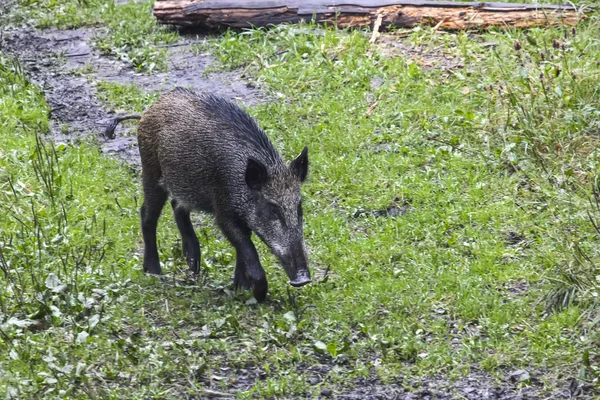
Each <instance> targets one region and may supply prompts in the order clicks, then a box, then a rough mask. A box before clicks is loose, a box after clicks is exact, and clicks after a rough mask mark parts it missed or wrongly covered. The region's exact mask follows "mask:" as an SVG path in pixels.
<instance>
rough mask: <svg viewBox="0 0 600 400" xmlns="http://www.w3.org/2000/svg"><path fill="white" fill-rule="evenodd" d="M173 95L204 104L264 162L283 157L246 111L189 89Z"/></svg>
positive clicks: (274, 160) (217, 98)
mask: <svg viewBox="0 0 600 400" xmlns="http://www.w3.org/2000/svg"><path fill="white" fill-rule="evenodd" d="M171 93H179V94H183V95H188V96H193V97H195V98H196V99H198V101H200V102H201V103H202V106H203V107H202V108H203V109H204V110H205V111H206V112H207V113H208V114H209V115H210V117H211V119H213V120H214V121H215V122H216V123H217V124H219V125H221V126H222V127H223V129H224V130H225V129H227V130H229V131H230V132H233V133H235V135H236V138H237V139H238V140H239V142H240V143H246V144H247V145H249V146H251V147H252V149H253V150H254V151H256V152H259V153H260V154H261V155H263V156H264V158H265V160H264V161H270V162H272V163H275V162H277V161H279V160H281V156H280V155H279V153H278V152H277V150H275V148H274V147H273V144H272V143H271V141H270V140H269V138H268V137H267V135H266V133H265V132H264V131H263V130H262V129H261V128H260V127H259V126H258V124H257V123H256V121H255V120H254V118H252V117H251V116H250V115H249V114H248V113H247V112H246V111H245V110H243V109H242V108H241V107H240V106H238V105H237V104H235V103H233V102H231V101H227V100H225V99H224V98H222V97H218V96H215V95H212V94H198V93H195V92H192V91H191V90H189V89H186V88H182V87H177V88H175V89H173V91H172V92H171Z"/></svg>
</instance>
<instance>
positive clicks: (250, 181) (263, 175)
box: [246, 158, 268, 190]
mask: <svg viewBox="0 0 600 400" xmlns="http://www.w3.org/2000/svg"><path fill="white" fill-rule="evenodd" d="M267 178H268V175H267V168H266V167H265V166H264V164H263V163H261V162H260V161H257V160H255V159H254V158H248V164H247V165H246V185H248V187H249V188H250V189H252V190H260V189H261V188H262V186H263V185H264V184H265V182H267Z"/></svg>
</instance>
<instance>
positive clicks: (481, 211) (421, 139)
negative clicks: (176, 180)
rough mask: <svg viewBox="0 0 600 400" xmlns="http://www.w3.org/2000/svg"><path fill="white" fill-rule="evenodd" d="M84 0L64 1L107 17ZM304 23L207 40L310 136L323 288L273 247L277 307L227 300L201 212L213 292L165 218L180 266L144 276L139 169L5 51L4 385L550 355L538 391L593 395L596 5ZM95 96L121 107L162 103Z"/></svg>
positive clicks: (171, 393) (86, 387)
mask: <svg viewBox="0 0 600 400" xmlns="http://www.w3.org/2000/svg"><path fill="white" fill-rule="evenodd" d="M85 7H89V9H88V8H85ZM85 7H81V8H80V9H78V11H72V10H71V11H66V14H65V15H73V14H74V13H76V12H80V11H81V10H88V11H89V12H91V13H94V12H102V11H101V10H103V8H102V7H103V6H94V3H89V6H85ZM126 7H142V6H140V5H133V4H130V5H129V6H126ZM143 7H146V6H143ZM52 10H56V9H55V8H52V9H51V10H50V11H48V12H49V13H50V14H48V15H52V14H51V13H52V12H55V11H52ZM94 10H100V11H94ZM88 11H86V12H88ZM41 15H42V16H43V15H46V14H41ZM115 15H118V16H119V17H118V18H116V19H115V21H113V23H115V24H117V23H119V21H122V25H123V28H122V29H123V30H122V32H127V31H128V30H131V29H134V28H133V27H132V26H131V25H132V24H135V23H134V22H132V20H131V19H129V17H128V16H127V13H125V12H124V13H117V14H115ZM121 15H122V18H123V19H122V20H119V18H121ZM48 18H49V17H48ZM65 18H66V17H65ZM82 18H84V17H82ZM85 18H87V17H85ZM82 21H84V22H82V24H84V23H85V24H87V23H89V21H91V19H82ZM142 25H144V26H147V27H148V29H154V28H152V27H151V26H150V25H149V24H148V23H147V22H143V23H142ZM303 28H309V29H306V30H304V31H302V32H304V33H302V32H300V33H299V32H297V31H294V30H292V29H289V28H288V27H278V28H273V29H270V30H248V31H243V32H240V33H233V32H228V33H226V34H224V35H222V36H218V37H215V38H213V39H212V40H211V41H210V42H209V43H208V44H207V45H206V46H205V47H204V48H203V50H207V51H211V52H212V53H213V54H214V55H215V57H217V59H218V61H219V63H220V68H226V69H233V68H238V67H243V68H244V69H245V70H246V71H247V73H249V74H251V75H252V76H253V77H254V79H255V80H258V81H260V82H261V83H264V84H265V85H261V87H263V86H264V87H267V88H268V90H269V92H270V94H272V95H273V97H274V98H277V99H278V100H277V101H275V102H270V103H268V104H264V105H260V106H256V107H254V108H252V109H250V112H251V113H252V114H253V115H254V116H256V118H257V119H258V120H259V121H260V124H261V125H262V126H263V127H264V128H265V130H266V131H267V132H268V134H269V136H270V137H271V138H272V139H273V141H274V142H275V144H276V147H277V148H279V149H280V150H281V151H282V153H283V154H284V156H285V157H286V158H287V159H291V158H292V157H294V156H295V155H297V153H298V152H299V151H300V150H301V148H302V146H303V145H305V144H307V145H308V146H309V148H310V158H311V171H310V179H309V182H308V184H307V185H306V186H305V188H304V197H305V202H304V204H305V215H306V227H305V233H306V241H307V245H308V247H309V251H310V260H311V266H312V269H313V274H314V276H315V282H314V283H313V284H312V285H310V286H308V287H305V288H303V289H301V290H290V289H289V288H288V286H287V283H286V279H285V276H284V273H283V272H282V270H281V268H280V267H279V266H278V265H277V263H276V261H275V260H274V258H273V257H272V256H270V255H269V254H268V253H267V251H266V250H265V247H264V246H262V245H259V251H260V253H261V256H262V260H263V263H264V265H265V267H266V269H267V273H268V274H269V280H270V296H269V299H268V301H267V302H266V303H265V304H253V303H252V301H250V298H249V294H248V293H243V294H236V293H234V292H232V291H231V289H232V288H231V277H232V275H233V263H234V252H233V249H232V248H231V247H230V246H229V245H228V244H227V243H226V241H225V240H224V239H223V237H222V236H221V234H220V233H219V232H218V230H217V229H216V228H215V227H214V225H213V224H212V222H211V220H210V218H208V217H207V216H202V215H197V216H195V219H196V220H195V222H196V227H197V231H198V236H199V238H200V241H201V244H202V251H203V271H204V276H203V278H202V282H201V284H200V285H195V284H193V283H192V282H188V281H187V280H186V279H185V274H184V273H183V271H184V270H185V268H186V267H185V262H184V260H183V259H182V256H181V250H180V249H179V236H178V233H177V229H176V227H175V224H174V223H173V221H172V218H171V216H170V212H168V211H167V210H166V212H165V214H164V216H163V218H162V219H161V223H160V225H159V248H160V250H161V253H162V254H161V259H162V260H163V261H164V263H165V270H166V271H167V272H168V273H169V276H168V277H167V279H166V281H165V282H163V283H160V282H159V281H158V280H156V279H154V278H151V277H147V276H144V275H143V274H142V273H141V266H140V264H141V260H140V248H141V240H140V239H141V238H140V234H139V228H138V216H137V212H138V211H137V210H138V206H139V204H140V198H141V194H140V192H139V184H138V179H137V177H136V176H132V174H131V172H130V171H129V170H128V169H127V168H125V167H123V166H121V165H120V164H119V163H118V162H117V161H115V160H112V159H109V158H105V157H104V156H102V155H101V154H100V153H99V151H98V150H97V148H96V146H95V144H94V143H81V144H79V145H71V144H69V145H66V144H60V143H49V142H46V141H41V140H40V139H39V136H40V135H42V134H43V133H45V132H46V131H47V130H48V120H47V111H48V110H47V105H46V104H45V102H44V99H43V96H42V94H41V92H40V90H39V89H38V88H37V87H35V86H34V85H31V84H29V83H28V82H27V80H26V79H25V77H24V76H23V74H22V72H21V70H20V67H19V64H18V63H16V62H14V61H12V60H10V59H6V58H2V63H1V64H0V65H1V66H2V67H1V68H0V115H2V116H3V119H2V120H1V121H2V124H1V125H0V136H1V137H2V147H0V167H1V168H0V171H1V172H0V179H1V180H0V188H1V190H0V206H1V207H2V213H0V227H1V232H2V236H1V237H0V241H1V242H2V246H0V248H1V249H2V254H1V256H0V266H2V273H0V281H1V282H2V287H4V288H6V289H5V290H3V291H0V309H1V312H2V314H1V315H0V322H1V331H0V348H3V351H1V352H0V374H2V376H3V381H2V383H1V384H0V394H1V395H12V396H13V397H19V398H34V397H41V396H42V395H44V396H45V397H48V398H64V397H69V398H87V397H99V398H122V397H128V398H132V397H133V398H148V397H159V398H176V397H185V396H191V397H193V396H195V397H198V396H207V395H208V394H209V392H207V391H206V390H207V389H210V390H212V391H219V392H237V397H239V398H252V397H261V398H274V397H279V398H281V397H288V398H289V397H306V396H308V395H312V396H316V395H318V394H319V393H320V391H321V390H322V389H326V388H329V389H332V390H333V391H334V392H337V393H340V392H343V391H344V390H348V389H349V388H350V387H352V385H353V384H356V382H357V380H358V379H359V378H362V377H378V378H379V379H380V380H381V382H383V383H386V382H398V383H400V384H402V385H405V386H407V387H409V386H411V385H412V384H413V381H412V379H415V378H418V377H421V376H446V377H449V378H452V379H458V378H460V377H461V376H464V375H468V374H470V373H472V372H476V371H485V372H488V373H490V374H491V375H492V376H495V377H497V378H499V379H501V378H503V377H504V376H505V374H506V372H507V371H511V370H515V369H527V370H528V371H534V370H536V369H539V370H542V372H543V375H542V377H541V378H538V379H540V380H542V382H543V383H541V385H542V386H543V387H544V390H551V389H552V388H553V385H555V384H563V383H562V382H564V379H565V378H567V377H577V378H578V379H580V380H583V381H585V382H588V383H590V384H591V385H592V386H595V387H596V388H597V385H598V368H599V364H598V360H599V356H600V354H598V348H599V345H600V336H599V335H598V327H597V323H598V315H597V312H596V311H595V310H596V309H597V296H598V276H600V271H599V270H598V267H597V265H598V263H599V262H600V254H599V253H598V248H597V246H596V243H597V241H598V238H599V235H600V232H599V231H598V229H597V228H596V226H598V225H599V223H598V222H597V221H598V219H599V217H600V211H599V210H598V206H597V204H598V194H597V193H598V190H599V189H598V170H599V168H598V167H599V161H600V158H599V155H600V154H599V152H598V149H597V140H598V134H599V132H600V79H598V78H599V77H600V65H599V64H598V59H600V41H599V40H598V38H599V37H600V21H599V20H598V17H597V16H592V17H591V18H590V19H589V20H588V21H587V22H585V23H583V24H581V25H580V26H578V27H577V29H576V30H574V31H572V30H571V29H566V28H555V29H548V30H541V29H532V30H529V31H527V32H524V31H513V30H508V31H505V32H495V31H492V32H489V33H481V34H477V35H469V34H467V33H449V34H441V33H440V32H435V31H433V30H431V29H415V30H413V31H410V32H409V33H408V36H407V37H406V38H405V39H403V41H402V43H403V44H404V45H405V46H406V48H408V49H411V48H413V49H419V50H420V51H421V52H420V53H419V55H418V56H414V53H411V52H409V51H405V52H403V53H400V54H394V52H398V51H402V50H397V49H395V48H392V49H389V48H387V47H386V46H385V43H384V42H380V44H379V45H370V44H369V43H368V35H363V34H362V33H361V32H360V31H338V30H335V29H332V28H327V29H325V31H324V34H323V35H317V34H315V33H312V32H311V30H310V28H312V27H311V26H305V27H303ZM129 35H134V34H127V35H125V36H129ZM490 42H494V43H495V45H493V46H491V47H490V46H489V45H488V44H489V43H490ZM143 46H148V47H150V48H152V46H154V45H153V44H151V42H146V43H144V44H142V47H143ZM142 50H143V49H142ZM455 64H461V65H462V67H454V65H455ZM98 87H99V94H100V97H101V98H102V99H103V100H104V101H106V102H108V103H109V104H111V105H112V106H113V107H115V108H118V109H120V110H123V111H141V110H142V109H143V108H144V107H146V106H147V104H149V103H150V102H151V101H152V100H153V98H154V97H152V96H149V95H146V94H144V92H143V91H141V90H139V89H137V88H135V87H132V86H121V85H114V84H109V83H100V84H99V86H98ZM90 171H93V173H90ZM393 209H395V210H401V211H400V212H397V213H395V215H394V216H392V215H390V214H389V213H390V212H391V210H393ZM245 375H248V376H250V378H251V379H250V380H248V381H245V380H244V379H241V380H240V381H238V378H240V377H243V376H245ZM315 376H319V380H318V382H317V383H316V384H311V383H309V381H310V378H313V377H315ZM544 382H545V383H544ZM528 383H533V382H525V383H524V384H528Z"/></svg>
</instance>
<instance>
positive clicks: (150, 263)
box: [140, 185, 168, 275]
mask: <svg viewBox="0 0 600 400" xmlns="http://www.w3.org/2000/svg"><path fill="white" fill-rule="evenodd" d="M167 197H168V194H167V192H166V191H165V190H164V189H163V188H162V187H160V186H155V185H144V204H142V208H141V210H140V217H141V220H142V221H141V222H142V235H143V236H144V272H148V273H151V274H157V275H161V274H162V270H161V268H160V261H159V259H158V249H157V247H156V226H157V225H158V218H159V217H160V213H161V212H162V209H163V206H164V205H165V203H166V201H167Z"/></svg>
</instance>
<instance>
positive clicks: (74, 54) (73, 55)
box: [66, 51, 90, 57]
mask: <svg viewBox="0 0 600 400" xmlns="http://www.w3.org/2000/svg"><path fill="white" fill-rule="evenodd" d="M89 54H90V52H89V51H87V52H85V53H73V54H66V57H83V56H87V55H89Z"/></svg>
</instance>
